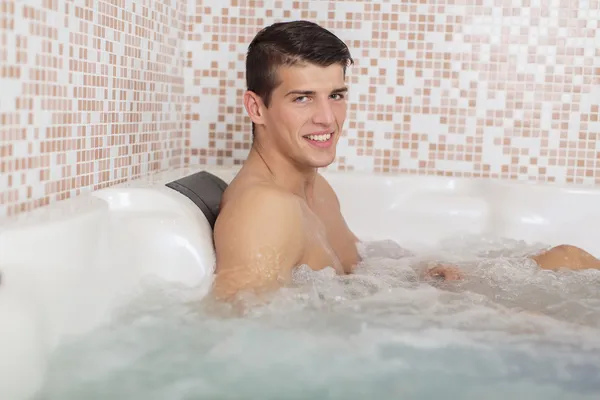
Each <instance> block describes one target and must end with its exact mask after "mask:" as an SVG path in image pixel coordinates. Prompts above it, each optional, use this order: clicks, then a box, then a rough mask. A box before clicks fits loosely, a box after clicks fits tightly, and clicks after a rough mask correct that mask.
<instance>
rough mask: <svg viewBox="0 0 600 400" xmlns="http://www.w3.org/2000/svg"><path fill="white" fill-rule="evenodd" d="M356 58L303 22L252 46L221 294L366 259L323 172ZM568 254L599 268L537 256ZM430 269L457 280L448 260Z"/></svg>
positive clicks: (227, 208)
mask: <svg viewBox="0 0 600 400" xmlns="http://www.w3.org/2000/svg"><path fill="white" fill-rule="evenodd" d="M352 63H353V60H352V58H351V56H350V52H349V50H348V48H347V46H346V45H345V44H344V43H343V42H342V41H341V40H340V39H339V38H337V37H336V36H335V35H333V34H332V33H331V32H329V31H327V30H326V29H324V28H322V27H320V26H318V25H316V24H314V23H311V22H307V21H294V22H287V23H277V24H274V25H271V26H269V27H267V28H265V29H263V30H262V31H261V32H259V33H258V34H257V36H256V37H255V38H254V40H253V41H252V43H251V44H250V46H249V48H248V54H247V60H246V81H247V88H248V90H247V91H246V93H245V94H244V99H243V100H244V106H245V108H246V111H247V113H248V115H249V116H250V119H251V120H252V126H253V135H254V143H253V145H252V148H251V150H250V152H249V155H248V158H247V160H246V161H245V163H244V165H243V167H242V169H241V170H240V172H239V173H238V175H237V176H236V177H235V179H233V181H232V182H231V184H230V185H229V187H228V188H227V190H226V191H225V193H224V195H223V199H222V202H221V211H220V214H219V217H218V219H217V222H216V225H215V232H214V240H215V247H216V256H217V263H216V264H217V265H216V277H215V285H214V293H215V295H216V297H217V298H219V299H224V300H230V299H232V298H234V297H235V295H236V294H238V293H239V292H240V291H251V292H254V293H256V294H259V295H260V294H261V293H266V292H270V291H273V290H276V289H277V288H279V287H281V286H282V285H286V284H287V283H289V282H290V279H291V274H292V271H293V269H294V268H295V267H297V266H300V265H302V264H306V265H308V266H309V267H310V268H312V269H314V270H320V269H322V268H325V267H328V266H329V267H333V268H334V269H335V270H336V271H337V272H338V273H339V274H347V273H351V272H352V269H353V267H354V266H355V265H356V264H357V263H358V262H359V261H360V257H359V254H358V251H357V247H356V244H357V242H358V238H357V237H356V236H355V235H354V234H353V233H352V232H351V231H350V229H349V228H348V226H347V225H346V222H345V220H344V217H343V216H342V214H341V212H340V205H339V202H338V199H337V196H336V194H335V193H334V191H333V190H332V188H331V186H329V184H328V183H327V181H326V180H325V179H324V178H323V177H322V176H321V175H319V174H318V172H317V169H318V168H322V167H325V166H327V165H329V164H331V163H332V162H333V161H334V159H335V156H336V145H337V142H338V139H339V137H340V135H341V133H342V127H343V124H344V121H345V119H346V107H347V98H346V95H347V91H348V89H347V87H346V83H345V77H346V68H347V67H348V66H349V65H351V64H352ZM565 256H566V257H567V258H568V259H567V260H566V261H567V265H569V266H571V267H572V268H583V267H592V266H596V267H598V266H599V265H600V262H598V260H596V259H595V258H593V257H591V256H589V255H587V253H585V252H583V251H581V250H579V249H577V248H573V247H569V246H561V247H558V248H554V249H551V250H550V251H548V252H546V253H544V254H542V255H539V256H538V258H537V259H536V261H537V262H538V263H539V264H540V266H541V267H542V268H552V269H554V268H556V266H557V265H559V264H560V265H564V264H565V263H564V262H563V261H565V260H564V258H563V257H565ZM588 256H589V257H588ZM428 273H429V276H434V275H439V276H440V277H442V278H444V279H446V280H453V279H460V278H461V274H460V271H459V270H458V269H456V268H455V267H452V266H446V265H438V266H435V267H434V268H432V269H430V270H429V271H428Z"/></svg>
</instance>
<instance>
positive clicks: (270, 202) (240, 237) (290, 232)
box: [213, 188, 304, 301]
mask: <svg viewBox="0 0 600 400" xmlns="http://www.w3.org/2000/svg"><path fill="white" fill-rule="evenodd" d="M301 218H302V215H301V210H300V208H299V207H298V203H297V200H296V199H295V198H294V197H293V196H290V195H288V194H284V193H281V192H279V191H277V190H276V189H270V188H256V189H251V190H248V191H247V192H246V193H244V194H243V195H242V196H240V197H239V198H237V199H236V200H235V201H234V202H231V203H229V204H228V205H227V206H225V207H224V208H223V210H222V211H221V214H220V215H219V218H218V220H217V223H216V225H215V232H214V239H215V249H216V256H217V265H216V277H215V286H214V289H213V290H214V294H215V296H216V298H218V299H220V300H227V301H229V300H232V299H233V298H234V297H235V296H236V295H237V294H238V293H239V292H240V291H251V292H254V293H256V294H259V295H260V294H261V293H265V292H269V291H272V290H275V289H277V288H279V287H280V286H281V285H282V284H283V283H287V282H289V280H290V278H291V272H292V269H293V268H294V267H295V266H297V264H298V262H299V261H300V258H301V257H302V253H303V251H304V235H303V230H302V226H301V224H302V220H301Z"/></svg>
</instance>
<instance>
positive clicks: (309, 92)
mask: <svg viewBox="0 0 600 400" xmlns="http://www.w3.org/2000/svg"><path fill="white" fill-rule="evenodd" d="M293 94H295V95H300V96H310V95H314V94H315V91H314V90H291V91H289V92H287V93H286V95H285V96H286V97H287V96H291V95H293Z"/></svg>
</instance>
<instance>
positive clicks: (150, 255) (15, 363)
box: [0, 167, 600, 400]
mask: <svg viewBox="0 0 600 400" xmlns="http://www.w3.org/2000/svg"><path fill="white" fill-rule="evenodd" d="M201 170H206V171H208V172H212V173H213V174H215V175H217V176H219V177H221V178H222V179H224V180H225V181H226V182H229V181H230V180H231V178H232V177H233V176H234V175H235V172H236V170H235V169H229V168H216V167H195V168H186V169H181V170H175V171H169V172H165V173H161V174H158V175H155V176H152V177H148V178H147V179H143V180H139V181H135V182H129V183H127V184H123V185H119V186H115V187H111V188H107V189H102V190H99V191H97V192H94V193H92V194H90V195H83V196H81V197H79V198H75V199H71V200H66V201H62V202H59V203H56V204H53V205H51V206H48V207H45V208H42V209H38V210H35V211H34V212H32V213H30V214H27V215H22V216H19V217H18V218H15V219H9V220H5V221H3V222H2V225H1V227H0V272H1V274H2V282H1V284H0V321H1V323H2V329H1V330H0V355H1V356H0V399H7V400H19V399H29V398H31V396H32V395H33V394H34V393H35V392H36V391H37V390H38V389H39V388H40V387H41V385H43V381H44V377H45V375H46V373H47V366H48V360H49V359H50V357H51V355H52V354H53V351H55V349H56V348H57V347H58V346H59V345H60V344H61V343H62V341H63V340H64V339H65V338H69V337H71V336H73V335H84V334H87V333H89V332H92V331H94V330H95V329H98V328H99V327H100V326H102V324H103V323H105V322H106V321H108V320H109V319H110V316H111V310H113V309H114V308H115V307H117V306H119V305H122V304H124V303H126V302H127V301H128V300H129V299H131V298H132V296H134V295H135V294H136V293H138V292H139V291H140V290H142V289H141V288H142V286H141V282H143V280H144V279H146V278H148V277H154V278H155V279H159V280H163V281H166V282H170V283H172V284H175V285H181V286H187V287H195V288H198V290H197V297H198V298H202V296H204V295H205V293H206V291H207V290H208V288H209V287H210V283H211V278H212V273H213V268H214V260H215V258H214V249H213V245H212V235H211V234H212V232H211V228H210V226H209V224H208V222H207V220H206V219H205V218H204V216H203V214H202V213H201V211H200V210H199V209H198V208H197V207H196V206H195V205H194V204H193V203H192V202H191V201H190V200H188V199H187V198H186V197H185V196H183V195H181V194H179V193H178V192H175V191H174V190H172V189H169V188H167V187H166V186H165V184H166V183H167V182H170V181H172V180H175V179H177V178H180V177H183V176H186V175H189V174H191V173H194V172H197V171H201ZM323 175H324V176H325V177H326V178H327V179H328V181H329V182H330V183H331V185H332V186H333V188H334V189H335V190H336V192H337V194H338V196H339V198H340V201H341V205H342V211H343V214H344V216H345V217H346V220H347V221H348V224H349V226H350V228H351V229H352V230H353V231H354V232H355V233H356V234H357V236H358V237H359V238H361V239H362V240H365V241H373V240H384V239H392V240H394V241H396V242H397V243H399V244H401V245H402V246H403V247H408V248H410V249H412V250H415V251H421V250H419V249H423V251H426V249H432V248H435V247H436V246H438V245H439V243H441V242H443V241H444V240H448V239H449V238H456V237H460V236H461V235H467V236H482V237H483V236H485V237H486V238H498V239H502V238H510V239H512V240H522V241H526V242H532V243H533V242H537V243H544V244H545V245H548V246H551V245H558V244H563V243H568V244H572V245H576V246H580V247H582V248H584V249H586V250H587V251H589V252H590V253H592V254H593V255H595V256H600V240H599V239H598V238H599V237H600V235H598V233H599V232H600V206H599V204H600V190H597V189H584V188H580V187H559V186H550V185H535V184H526V183H516V182H501V181H492V180H474V179H473V180H471V179H453V178H442V177H424V176H391V175H376V174H371V173H359V172H353V173H344V172H332V171H326V172H323Z"/></svg>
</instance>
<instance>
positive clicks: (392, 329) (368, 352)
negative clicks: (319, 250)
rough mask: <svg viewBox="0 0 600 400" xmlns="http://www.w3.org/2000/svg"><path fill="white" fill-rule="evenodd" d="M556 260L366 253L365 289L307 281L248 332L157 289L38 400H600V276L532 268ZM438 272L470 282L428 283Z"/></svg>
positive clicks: (380, 248)
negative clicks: (426, 274) (450, 270)
mask: <svg viewBox="0 0 600 400" xmlns="http://www.w3.org/2000/svg"><path fill="white" fill-rule="evenodd" d="M543 247H544V246H543V245H542V244H536V245H528V244H525V243H522V242H517V241H490V240H486V239H485V238H456V239H455V240H453V241H452V242H446V243H444V246H443V248H440V249H437V250H435V251H433V250H432V251H430V252H428V253H427V254H425V253H420V254H412V253H411V252H410V251H408V250H406V249H403V248H401V247H400V246H398V245H396V244H394V243H393V242H389V241H385V242H371V243H364V244H363V246H361V253H362V255H363V257H364V260H365V261H364V262H363V263H362V264H361V265H360V266H359V267H358V268H357V269H356V271H355V273H354V274H352V275H346V276H338V275H336V274H335V272H334V271H333V269H329V268H327V269H324V270H321V271H317V272H315V271H312V270H311V269H310V268H308V267H307V266H302V267H300V268H298V270H297V271H295V273H294V284H293V285H292V287H289V288H285V289H282V290H281V291H279V292H278V293H277V294H276V295H274V296H273V298H272V299H271V301H270V303H269V304H267V305H264V306H260V307H255V308H252V309H251V310H250V311H249V312H248V313H247V315H245V316H244V317H241V318H240V317H235V316H228V317H226V318H224V317H217V316H215V315H214V311H211V312H208V311H206V309H205V306H206V305H205V304H202V303H200V302H198V301H197V300H196V299H195V297H194V294H193V293H194V291H193V289H189V288H175V287H172V286H160V285H158V284H157V283H156V282H155V283H154V284H153V285H152V287H151V288H149V289H148V290H146V292H145V293H144V294H143V296H142V297H141V298H139V299H138V300H137V301H135V302H133V303H132V304H131V305H130V307H128V308H127V309H126V310H122V312H121V313H120V314H119V315H117V316H115V322H114V324H113V325H112V326H110V327H107V328H106V329H103V330H99V331H97V332H95V333H94V334H92V335H89V336H86V337H82V338H79V339H77V340H75V341H73V342H71V343H69V344H66V345H64V346H63V347H62V348H61V349H60V350H59V351H58V352H57V353H56V354H55V357H54V358H53V360H52V365H51V367H50V369H49V370H50V371H51V372H50V374H49V376H48V380H47V382H46V385H45V388H44V392H43V397H41V398H43V399H45V400H54V399H61V400H69V399H79V398H84V397H85V398H86V399H105V398H127V399H165V398H169V399H187V398H211V399H221V398H240V397H244V398H260V399H279V398H286V399H296V398H298V399H300V398H302V399H306V398H310V399H342V398H343V399H364V398H398V397H399V396H401V397H404V396H408V397H410V398H413V399H416V398H419V399H420V398H423V399H429V398H438V397H444V398H461V399H470V398H486V399H504V398H508V397H509V396H516V397H518V398H527V399H555V398H556V399H558V398H569V399H584V398H589V399H591V398H597V397H596V396H598V394H600V364H598V361H597V360H598V359H599V356H600V291H598V287H599V284H600V271H583V272H578V273H575V272H559V273H556V272H549V271H541V270H539V269H538V268H537V267H536V266H535V265H534V264H533V263H532V262H531V261H529V260H528V259H527V258H526V256H527V255H528V254H532V253H534V252H536V251H538V250H539V249H541V248H543ZM432 259H433V260H449V261H452V262H455V263H458V264H460V265H462V267H463V268H464V271H465V274H466V278H467V279H466V280H465V281H463V282H453V283H443V284H436V286H433V285H432V284H430V283H426V282H422V281H420V280H419V279H418V277H419V273H418V266H419V265H421V264H422V263H423V262H425V261H428V260H432ZM432 382H434V383H435V384H432Z"/></svg>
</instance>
